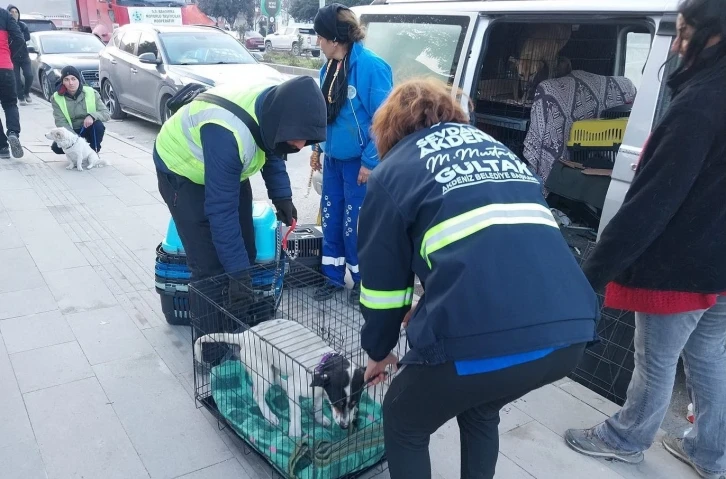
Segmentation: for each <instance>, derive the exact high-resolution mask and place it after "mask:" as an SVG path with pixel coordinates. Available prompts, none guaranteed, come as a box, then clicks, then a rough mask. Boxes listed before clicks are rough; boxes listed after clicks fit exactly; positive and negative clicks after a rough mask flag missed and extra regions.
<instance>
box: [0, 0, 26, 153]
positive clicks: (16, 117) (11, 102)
mask: <svg viewBox="0 0 726 479" xmlns="http://www.w3.org/2000/svg"><path fill="white" fill-rule="evenodd" d="M24 49H27V47H26V45H25V40H24V39H23V32H22V31H21V30H20V27H19V26H18V22H16V21H15V19H14V18H13V17H12V15H10V13H8V11H7V10H5V9H4V8H0V104H2V109H3V110H4V111H5V126H6V127H7V131H4V128H3V124H2V121H0V159H6V158H10V151H11V150H12V153H13V156H14V157H15V158H21V157H22V156H23V147H22V145H21V144H20V112H18V98H17V95H16V92H15V72H14V70H13V61H12V59H13V58H15V57H16V56H18V55H19V54H21V53H22V50H24Z"/></svg>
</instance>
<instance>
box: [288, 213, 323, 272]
mask: <svg viewBox="0 0 726 479" xmlns="http://www.w3.org/2000/svg"><path fill="white" fill-rule="evenodd" d="M285 254H287V256H288V258H289V262H288V266H287V272H286V277H288V278H289V277H293V278H294V277H295V275H301V276H303V277H304V276H306V275H307V271H308V269H311V270H313V271H320V268H321V266H322V260H323V230H322V228H321V227H320V226H316V225H297V226H295V228H294V229H293V231H292V232H291V233H290V234H289V235H288V237H287V246H286V248H285ZM291 283H292V284H297V283H295V282H294V281H293V282H291ZM323 283H324V280H323V281H321V283H320V284H323Z"/></svg>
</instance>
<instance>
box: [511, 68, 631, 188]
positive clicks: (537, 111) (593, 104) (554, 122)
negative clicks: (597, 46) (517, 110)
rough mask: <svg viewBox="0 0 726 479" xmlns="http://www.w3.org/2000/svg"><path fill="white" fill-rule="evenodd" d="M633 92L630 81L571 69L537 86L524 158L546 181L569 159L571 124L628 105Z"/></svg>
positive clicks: (525, 140)
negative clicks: (551, 173)
mask: <svg viewBox="0 0 726 479" xmlns="http://www.w3.org/2000/svg"><path fill="white" fill-rule="evenodd" d="M636 93H637V90H636V87H635V85H634V84H633V82H632V81H630V80H629V79H627V78H625V77H620V76H603V75H596V74H594V73H589V72H586V71H582V70H575V71H573V72H571V73H570V74H569V75H566V76H564V77H561V78H553V79H550V80H545V81H542V82H541V83H539V85H538V86H537V88H536V90H535V95H534V101H533V103H532V109H531V113H530V122H529V128H528V130H527V134H526V136H525V138H524V152H523V156H524V159H525V160H526V161H527V162H528V163H529V164H530V165H531V166H532V167H533V168H534V169H535V172H536V173H537V175H539V176H540V177H541V178H542V182H543V184H544V182H546V181H547V177H548V176H549V173H550V171H551V170H552V166H553V165H554V163H555V161H557V160H565V161H567V160H569V151H568V149H567V140H568V139H569V136H570V130H571V129H572V124H573V123H574V122H576V121H580V120H589V119H595V118H600V116H601V113H602V112H603V111H604V110H607V109H609V108H613V107H618V106H621V105H626V104H631V103H633V101H634V100H635V95H636Z"/></svg>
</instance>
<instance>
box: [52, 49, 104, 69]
mask: <svg viewBox="0 0 726 479" xmlns="http://www.w3.org/2000/svg"><path fill="white" fill-rule="evenodd" d="M41 60H42V61H43V62H44V63H46V64H48V65H49V66H50V67H51V68H63V67H65V66H67V65H73V66H74V67H76V68H78V69H79V70H80V71H83V70H98V53H78V54H67V53H46V54H43V55H41Z"/></svg>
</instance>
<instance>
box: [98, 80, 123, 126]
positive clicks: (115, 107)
mask: <svg viewBox="0 0 726 479" xmlns="http://www.w3.org/2000/svg"><path fill="white" fill-rule="evenodd" d="M101 99H102V100H103V102H104V103H105V104H106V108H108V112H109V113H110V114H111V118H112V119H114V120H121V119H122V118H124V117H125V116H126V114H125V113H124V112H123V110H122V109H121V104H120V103H119V101H118V98H117V97H116V92H115V91H114V89H113V85H111V82H110V81H109V80H106V81H105V82H103V87H102V88H101Z"/></svg>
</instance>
